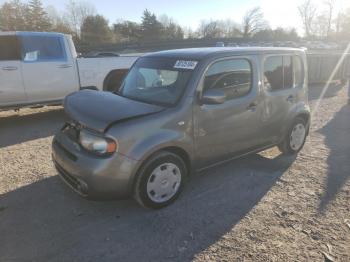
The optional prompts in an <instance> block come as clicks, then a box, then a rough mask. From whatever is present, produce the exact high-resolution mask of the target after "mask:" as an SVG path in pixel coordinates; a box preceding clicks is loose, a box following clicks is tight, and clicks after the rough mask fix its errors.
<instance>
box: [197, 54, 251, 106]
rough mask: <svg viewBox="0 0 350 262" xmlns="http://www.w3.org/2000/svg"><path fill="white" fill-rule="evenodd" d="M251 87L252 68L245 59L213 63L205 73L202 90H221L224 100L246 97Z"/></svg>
mask: <svg viewBox="0 0 350 262" xmlns="http://www.w3.org/2000/svg"><path fill="white" fill-rule="evenodd" d="M251 87H252V68H251V64H250V62H249V61H248V60H247V59H230V60H224V61H220V62H216V63H214V64H213V65H212V66H211V67H210V68H209V69H208V71H207V73H206V75H205V80H204V89H205V90H207V89H221V90H223V91H224V93H225V95H226V100H231V99H234V98H239V97H242V96H245V95H247V94H248V93H249V92H250V90H251Z"/></svg>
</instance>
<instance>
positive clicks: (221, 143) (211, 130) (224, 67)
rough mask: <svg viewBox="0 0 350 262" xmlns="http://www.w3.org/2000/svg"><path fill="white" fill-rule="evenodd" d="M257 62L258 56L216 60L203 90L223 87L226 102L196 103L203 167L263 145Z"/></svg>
mask: <svg viewBox="0 0 350 262" xmlns="http://www.w3.org/2000/svg"><path fill="white" fill-rule="evenodd" d="M256 65H257V61H255V58H254V57H242V58H229V59H224V60H219V61H217V62H214V63H212V64H211V65H210V66H209V67H208V69H207V71H206V72H205V75H204V77H203V81H202V84H201V85H200V88H199V89H200V91H201V92H202V94H205V93H206V91H207V90H210V89H216V90H221V91H222V92H224V93H225V95H226V101H225V102H224V103H222V104H203V103H201V102H200V101H199V102H198V103H197V104H196V105H194V123H195V150H196V156H197V159H198V163H199V166H200V167H199V168H201V167H206V166H209V165H211V164H213V163H215V162H218V161H222V160H226V159H229V158H232V157H234V156H236V155H240V154H242V153H244V152H246V151H249V150H253V149H254V148H257V147H259V146H261V145H262V144H263V143H264V141H263V139H262V138H261V137H260V136H259V130H260V127H261V121H260V118H261V114H262V112H263V108H262V107H263V104H262V103H261V101H260V100H261V99H260V95H259V94H260V91H259V76H258V73H257V72H258V71H257V66H256Z"/></svg>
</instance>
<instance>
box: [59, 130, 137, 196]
mask: <svg viewBox="0 0 350 262" xmlns="http://www.w3.org/2000/svg"><path fill="white" fill-rule="evenodd" d="M52 159H53V162H54V164H55V166H56V169H57V171H58V172H59V174H60V176H61V178H62V179H63V180H64V181H65V182H66V183H67V184H68V185H69V186H70V187H71V188H72V189H73V190H74V191H76V192H77V193H79V194H80V195H81V196H83V197H86V198H89V199H93V200H100V199H117V198H125V197H128V196H130V194H131V193H132V186H133V178H134V175H135V173H136V170H137V168H138V165H139V162H138V161H136V160H133V159H130V158H128V157H126V156H123V155H121V154H118V153H115V154H114V155H113V156H110V157H106V158H102V157H98V156H94V155H92V154H90V153H88V152H86V151H84V150H83V149H81V147H80V146H79V145H78V144H77V143H76V142H74V141H73V140H72V139H71V138H69V137H68V136H67V135H65V134H64V133H62V132H60V133H58V134H57V135H56V136H55V138H54V140H53V143H52Z"/></svg>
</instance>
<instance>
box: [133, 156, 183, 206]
mask: <svg viewBox="0 0 350 262" xmlns="http://www.w3.org/2000/svg"><path fill="white" fill-rule="evenodd" d="M186 178H187V168H186V165H185V163H184V161H183V160H182V159H181V158H180V157H179V156H177V155H175V154H173V153H170V152H160V153H158V154H157V155H155V156H154V157H152V158H151V159H150V160H148V161H147V162H146V163H145V165H144V166H143V167H142V168H141V170H140V172H139V174H138V178H137V181H136V185H135V191H134V196H135V199H136V201H137V202H138V203H139V204H140V205H142V206H144V207H146V208H152V209H160V208H163V207H166V206H168V205H170V204H171V203H172V202H174V201H175V200H176V198H177V197H178V196H179V195H180V193H181V191H182V188H183V186H184V183H185V180H186Z"/></svg>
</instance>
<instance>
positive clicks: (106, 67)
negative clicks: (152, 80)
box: [0, 32, 138, 110]
mask: <svg viewBox="0 0 350 262" xmlns="http://www.w3.org/2000/svg"><path fill="white" fill-rule="evenodd" d="M137 58H138V56H137V55H124V56H122V55H120V56H118V57H102V58H101V57H97V58H84V57H79V58H78V55H77V52H76V50H75V46H74V43H73V41H72V37H71V36H70V35H64V34H60V33H42V32H1V33H0V110H6V109H18V108H21V107H31V106H38V105H56V104H60V103H61V102H62V101H63V99H64V97H65V96H66V95H68V94H70V93H72V92H75V91H78V90H81V89H95V90H107V91H114V88H115V86H119V85H120V82H121V81H122V79H123V77H124V76H125V74H126V73H127V71H128V70H129V68H130V67H131V66H132V64H133V63H134V62H135V61H136V59H137Z"/></svg>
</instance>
